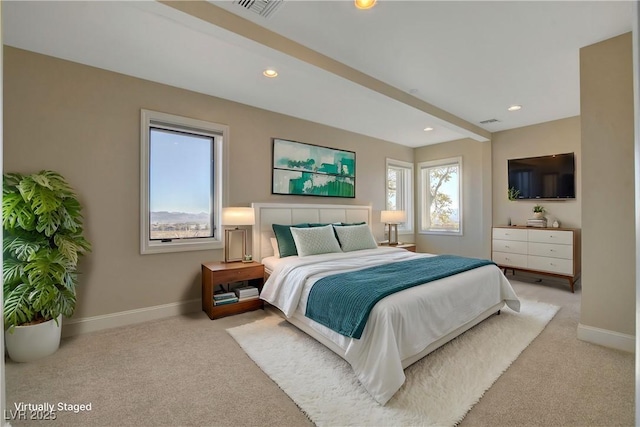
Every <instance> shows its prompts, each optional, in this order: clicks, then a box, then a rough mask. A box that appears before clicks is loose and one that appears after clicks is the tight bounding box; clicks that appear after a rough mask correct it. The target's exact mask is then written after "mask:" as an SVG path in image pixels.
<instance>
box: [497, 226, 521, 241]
mask: <svg viewBox="0 0 640 427" xmlns="http://www.w3.org/2000/svg"><path fill="white" fill-rule="evenodd" d="M493 238H494V239H498V240H521V241H524V242H526V241H527V230H524V229H521V228H494V229H493Z"/></svg>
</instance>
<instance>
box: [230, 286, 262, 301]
mask: <svg viewBox="0 0 640 427" xmlns="http://www.w3.org/2000/svg"><path fill="white" fill-rule="evenodd" d="M235 295H236V296H237V297H238V298H240V299H243V298H246V297H257V296H259V295H260V292H259V291H258V288H256V287H255V286H244V287H242V288H236V289H235Z"/></svg>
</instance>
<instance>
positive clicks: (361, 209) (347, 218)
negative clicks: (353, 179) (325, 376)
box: [251, 203, 371, 262]
mask: <svg viewBox="0 0 640 427" xmlns="http://www.w3.org/2000/svg"><path fill="white" fill-rule="evenodd" d="M251 207H253V209H254V210H255V217H256V223H255V225H254V226H253V233H252V240H253V254H252V255H253V259H254V260H255V261H258V262H260V261H261V260H262V259H263V258H266V257H268V256H272V255H273V248H272V247H271V238H272V237H274V234H273V228H272V225H273V224H300V223H305V222H312V223H334V222H348V223H353V222H363V221H364V222H366V223H367V224H369V226H371V206H358V205H313V204H290V203H252V204H251Z"/></svg>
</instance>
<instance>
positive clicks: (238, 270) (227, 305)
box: [202, 262, 264, 320]
mask: <svg viewBox="0 0 640 427" xmlns="http://www.w3.org/2000/svg"><path fill="white" fill-rule="evenodd" d="M244 281H247V282H248V284H247V285H246V286H243V287H239V288H236V289H235V290H233V291H232V290H231V288H230V287H231V284H232V283H236V282H244ZM263 284H264V266H263V265H262V264H260V263H257V262H249V263H224V262H208V263H204V264H202V310H203V311H204V312H205V313H207V315H208V316H209V318H210V319H212V320H213V319H219V318H220V317H225V316H231V315H233V314H238V313H244V312H245V311H251V310H257V309H259V308H263V306H264V305H263V303H262V300H261V299H260V298H259V297H258V298H249V297H250V296H256V295H258V296H259V294H260V292H261V291H262V285H263ZM249 288H253V289H255V291H252V290H249ZM216 291H217V292H216ZM236 291H239V293H237V292H236Z"/></svg>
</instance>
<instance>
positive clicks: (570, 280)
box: [569, 277, 575, 294]
mask: <svg viewBox="0 0 640 427" xmlns="http://www.w3.org/2000/svg"><path fill="white" fill-rule="evenodd" d="M569 286H571V293H572V294H573V293H575V292H573V279H572V278H571V277H569Z"/></svg>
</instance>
